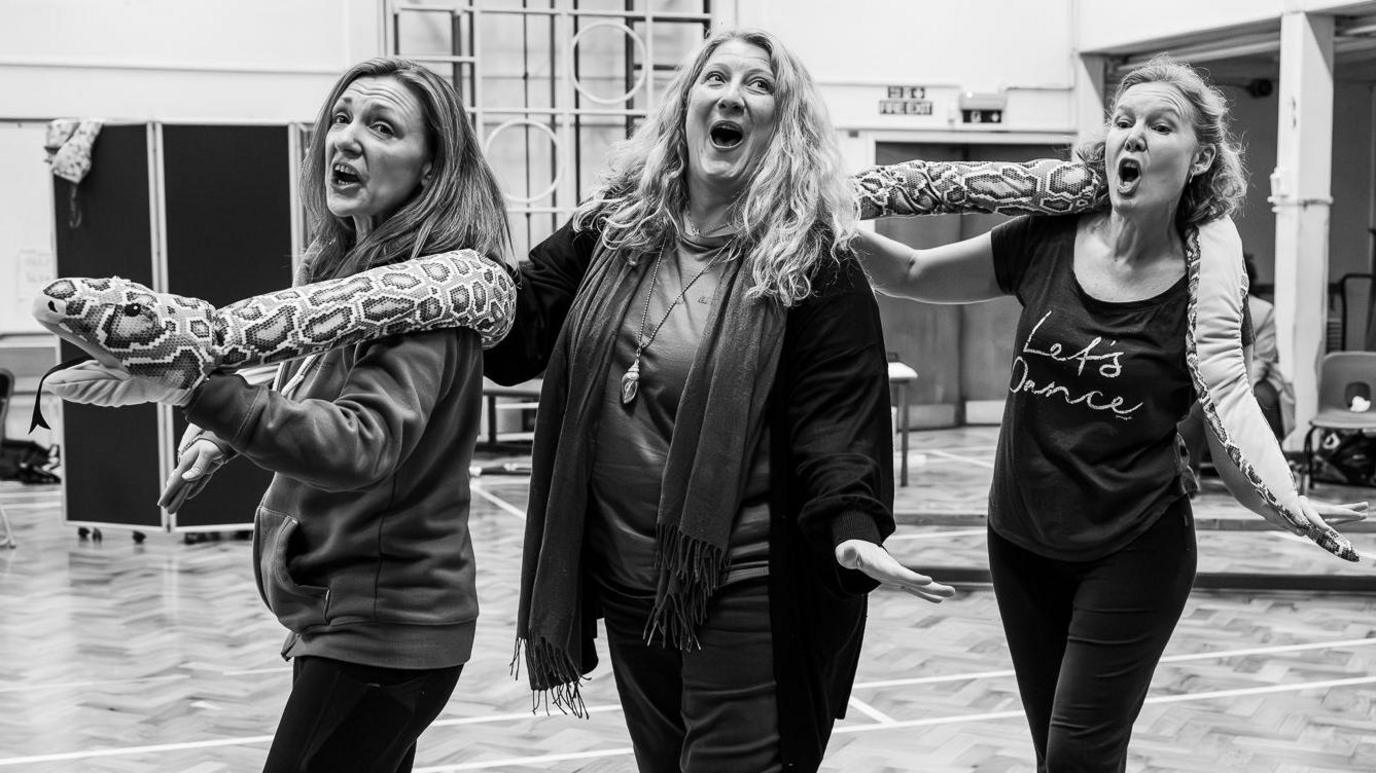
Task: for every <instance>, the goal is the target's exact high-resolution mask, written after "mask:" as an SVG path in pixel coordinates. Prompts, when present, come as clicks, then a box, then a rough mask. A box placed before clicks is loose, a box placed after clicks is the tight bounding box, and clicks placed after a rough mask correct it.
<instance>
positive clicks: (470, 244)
mask: <svg viewBox="0 0 1376 773" xmlns="http://www.w3.org/2000/svg"><path fill="white" fill-rule="evenodd" d="M369 77H373V78H396V79H397V80H398V81H400V82H401V84H402V85H403V86H405V87H406V88H407V89H408V90H409V91H410V92H411V93H412V94H413V95H415V97H416V99H417V100H418V101H419V102H420V105H421V112H422V115H423V116H424V122H425V147H426V149H427V150H428V151H429V153H430V164H431V170H432V172H431V175H430V179H431V181H432V182H431V183H430V184H429V185H425V186H423V187H420V188H417V189H416V191H415V192H414V193H413V194H412V196H411V198H410V199H408V200H407V201H406V203H405V204H403V205H402V206H401V208H400V209H398V210H397V211H396V212H394V213H393V214H392V215H391V217H388V218H387V219H386V220H384V221H382V222H381V223H379V224H378V225H377V227H376V228H374V229H373V230H372V232H370V233H369V234H368V235H367V236H365V237H364V238H363V239H362V240H359V239H358V235H357V234H356V233H355V231H354V224H353V220H352V219H351V218H345V217H336V216H335V215H334V214H332V213H331V212H330V210H329V208H328V207H327V206H326V205H325V176H326V174H327V173H328V171H329V170H328V164H326V163H325V141H326V136H327V135H328V134H329V129H330V119H331V116H332V114H333V111H334V103H335V101H336V100H338V99H339V95H340V94H343V93H344V90H345V89H347V88H348V87H349V84H351V83H353V82H354V81H356V80H358V79H359V78H369ZM301 199H302V203H303V204H304V205H305V209H306V215H307V217H308V218H309V219H310V221H311V225H312V227H313V228H314V231H315V238H314V239H313V240H312V242H311V245H310V247H309V248H308V249H307V251H306V256H305V258H304V259H303V261H302V267H301V272H300V273H301V276H302V278H303V280H304V281H310V282H317V281H320V280H324V279H333V278H335V277H341V276H349V275H352V274H356V273H358V272H360V271H364V270H367V269H369V268H372V267H374V266H381V265H386V264H389V263H396V262H398V261H402V260H407V259H410V258H418V257H420V256H422V255H437V254H440V253H443V252H449V251H451V250H459V249H471V250H474V251H476V252H479V253H482V254H484V255H487V256H488V257H490V258H492V259H494V260H497V261H501V260H504V259H505V256H506V254H507V252H509V249H508V247H509V244H510V232H509V229H508V227H507V219H506V202H505V201H504V200H503V199H502V192H501V189H500V188H498V187H497V180H496V177H495V176H494V175H493V174H492V169H491V167H489V166H488V164H487V160H486V158H485V157H484V156H483V152H482V148H481V146H480V145H479V143H478V137H477V135H476V134H475V133H474V131H473V127H472V125H471V123H470V122H469V119H468V111H467V110H465V109H464V106H463V100H462V99H460V98H459V95H458V92H456V91H455V90H454V87H453V86H452V85H450V83H449V82H448V81H446V80H444V79H443V78H441V77H440V76H438V75H436V74H435V73H434V72H432V71H430V70H429V69H428V68H426V67H425V66H424V65H421V64H419V63H417V62H414V61H412V60H409V59H402V58H400V57H377V58H375V59H369V60H367V61H364V62H360V63H358V64H356V65H354V66H353V67H351V68H349V70H348V71H347V72H345V73H344V74H343V75H341V76H340V77H339V80H337V81H335V84H334V88H332V89H330V94H329V96H327V97H326V98H325V103H324V104H323V105H321V107H320V114H319V115H318V116H317V117H316V119H315V127H314V131H313V133H312V134H311V146H310V150H309V151H307V153H306V158H305V159H304V161H303V162H302V165H301Z"/></svg>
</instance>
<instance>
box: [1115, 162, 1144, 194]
mask: <svg viewBox="0 0 1376 773" xmlns="http://www.w3.org/2000/svg"><path fill="white" fill-rule="evenodd" d="M1141 181H1142V164H1141V163H1139V162H1138V161H1137V160H1136V159H1131V158H1125V159H1122V160H1121V161H1119V162H1118V192H1119V193H1121V194H1125V195H1126V194H1131V193H1133V192H1134V191H1136V190H1137V185H1138V184H1139V183H1140V182H1141Z"/></svg>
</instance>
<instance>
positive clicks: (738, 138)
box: [708, 121, 745, 150]
mask: <svg viewBox="0 0 1376 773" xmlns="http://www.w3.org/2000/svg"><path fill="white" fill-rule="evenodd" d="M708 135H709V136H710V137H711V138H712V146H713V147H715V148H717V149H718V150H732V149H734V148H736V147H737V146H739V145H740V144H741V143H742V142H744V141H745V131H744V130H743V129H741V127H740V126H738V125H737V124H734V123H731V122H730V121H721V122H719V123H715V124H712V128H711V129H710V130H708Z"/></svg>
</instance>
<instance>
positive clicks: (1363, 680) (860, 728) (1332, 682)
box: [0, 676, 1376, 773]
mask: <svg viewBox="0 0 1376 773" xmlns="http://www.w3.org/2000/svg"><path fill="white" fill-rule="evenodd" d="M1364 684H1376V676H1361V677H1354V678H1351V679H1328V680H1324V681H1319V682H1299V683H1295V684H1276V685H1266V686H1263V687H1242V688H1238V689H1234V690H1214V691H1211V692H1201V693H1184V694H1181V695H1158V696H1154V697H1149V698H1147V701H1146V702H1147V704H1148V705H1151V704H1157V703H1185V702H1188V701H1201V700H1215V699H1218V698H1228V697H1234V696H1238V695H1264V694H1269V693H1281V692H1300V691H1302V690H1311V689H1331V688H1334V687H1354V686H1358V685H1364ZM857 686H858V685H857ZM857 708H858V706H857ZM1022 715H1023V713H1022V711H1021V710H1019V711H995V712H987V713H982V714H960V715H955V716H947V717H928V718H925V719H911V720H891V721H890V722H887V723H883V722H877V723H875V724H872V725H846V726H843V727H837V728H836V729H835V730H834V731H833V732H835V733H864V732H872V731H875V730H890V729H899V728H908V727H924V726H928V725H948V724H954V723H959V722H979V721H983V720H998V719H1011V718H1015V717H1022ZM446 723H447V722H436V723H435V724H446ZM271 740H272V736H270V735H258V736H248V737H245V738H221V739H217V740H213V741H194V742H188V743H174V744H158V745H154V746H130V747H126V748H122V749H94V750H90V751H82V752H66V753H62V754H43V755H34V756H30V757H9V758H3V759H0V767H8V766H10V765H24V764H30V763H37V762H62V761H64V760H79V759H88V758H91V757H115V756H128V755H131V754H146V753H150V752H167V751H183V750H189V749H206V748H212V747H217V746H237V745H241V744H254V743H267V742H268V741H271ZM630 753H631V750H630V749H622V748H617V749H599V750H594V751H588V752H575V753H571V754H548V755H541V756H536V757H521V758H512V759H504V760H488V761H485V762H470V763H463V764H460V765H445V766H440V767H432V768H417V769H416V770H417V773H420V772H421V771H425V772H426V773H442V772H443V771H457V770H486V769H489V768H500V767H504V766H510V765H522V764H534V763H540V762H559V761H561V760H577V759H592V758H596V757H614V756H621V755H625V754H630Z"/></svg>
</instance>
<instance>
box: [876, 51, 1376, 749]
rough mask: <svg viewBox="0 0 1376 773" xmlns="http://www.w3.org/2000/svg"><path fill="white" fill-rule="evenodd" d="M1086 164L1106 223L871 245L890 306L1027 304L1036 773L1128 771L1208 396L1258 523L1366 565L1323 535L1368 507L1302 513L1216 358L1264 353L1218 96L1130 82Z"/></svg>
mask: <svg viewBox="0 0 1376 773" xmlns="http://www.w3.org/2000/svg"><path fill="white" fill-rule="evenodd" d="M1081 156H1082V159H1083V161H1084V163H1085V164H1086V165H1087V166H1088V173H1089V175H1090V176H1092V177H1096V178H1098V179H1104V180H1106V181H1107V190H1108V206H1107V207H1106V208H1099V209H1097V210H1094V211H1090V212H1085V213H1083V214H1079V215H1074V216H1066V217H1021V218H1018V219H1015V220H1013V221H1011V222H1008V223H1005V224H1003V225H1000V226H998V227H996V228H995V229H994V230H993V231H992V232H990V233H985V234H982V235H980V236H976V237H974V238H971V239H967V240H965V241H962V242H958V243H956V244H951V245H946V246H942V247H937V248H934V249H928V250H912V249H909V248H908V247H906V246H904V245H901V244H898V243H897V242H894V241H892V240H889V239H886V238H884V237H881V236H878V235H873V234H866V235H864V236H863V237H861V238H860V239H857V241H856V245H857V250H858V252H859V254H860V256H861V259H862V260H864V262H865V265H866V267H867V268H868V269H869V271H870V274H871V276H872V277H873V279H874V281H875V284H876V286H877V287H879V288H880V289H881V290H882V291H883V292H885V293H889V294H893V295H899V296H903V297H908V298H914V299H918V300H924V301H929V302H938V303H943V302H944V303H965V302H971V301H978V300H985V299H989V298H993V297H996V296H1000V295H1008V294H1011V295H1014V296H1016V297H1017V298H1018V300H1019V301H1020V302H1021V303H1022V306H1023V311H1022V315H1021V317H1020V319H1019V321H1018V326H1017V331H1016V333H1015V337H1014V352H1013V355H1014V356H1013V362H1012V373H1011V375H1010V382H1009V396H1008V400H1007V403H1006V406H1005V410H1004V417H1003V425H1002V430H1001V432H1000V435H999V445H998V451H997V456H996V462H995V465H996V466H995V470H994V482H993V486H992V489H991V491H990V494H989V534H988V540H989V562H990V571H991V573H992V575H993V581H994V592H995V594H996V596H997V599H998V603H999V612H1000V614H1001V616H1002V618H1003V623H1004V633H1005V636H1006V637H1007V639H1008V645H1009V649H1010V650H1011V652H1012V657H1013V665H1014V669H1015V671H1016V674H1017V680H1018V688H1019V692H1020V693H1021V696H1022V702H1023V707H1024V709H1025V711H1026V713H1027V718H1028V723H1029V725H1030V727H1031V731H1032V740H1033V743H1034V746H1035V747H1036V753H1037V765H1038V769H1039V770H1048V771H1071V770H1076V771H1079V770H1083V771H1112V770H1123V769H1124V768H1125V765H1126V760H1127V747H1128V740H1129V738H1130V736H1131V732H1132V723H1133V720H1134V719H1135V718H1136V717H1137V714H1138V712H1139V711H1140V710H1141V707H1142V704H1143V701H1144V700H1145V698H1146V692H1147V687H1148V685H1149V683H1150V681H1151V676H1152V673H1153V671H1154V670H1155V668H1156V664H1157V662H1158V660H1159V659H1160V656H1161V653H1162V651H1163V650H1164V648H1165V646H1166V643H1167V641H1168V640H1169V638H1170V635H1171V632H1172V631H1173V630H1174V628H1175V624H1176V622H1177V621H1178V620H1179V617H1180V614H1181V611H1182V610H1183V608H1184V605H1185V601H1186V598H1187V597H1188V595H1189V592H1190V587H1191V584H1192V582H1193V579H1194V573H1195V564H1196V551H1195V537H1194V525H1193V518H1192V515H1191V510H1190V501H1189V498H1188V497H1187V496H1186V494H1185V485H1184V483H1185V481H1184V479H1183V478H1182V470H1183V471H1185V472H1186V474H1188V468H1187V467H1185V466H1184V465H1183V464H1182V463H1181V459H1180V456H1179V453H1178V450H1177V442H1178V441H1177V436H1176V423H1177V422H1178V421H1179V420H1180V418H1181V417H1183V416H1184V415H1185V414H1186V412H1187V411H1189V409H1190V405H1191V403H1192V402H1193V401H1194V399H1195V395H1196V394H1197V393H1198V394H1199V395H1200V399H1201V401H1202V402H1203V403H1204V404H1205V405H1206V411H1207V412H1210V413H1211V414H1212V415H1211V416H1210V419H1209V423H1210V433H1211V435H1210V439H1211V441H1213V442H1214V444H1215V447H1216V449H1217V450H1216V453H1215V458H1216V459H1220V460H1221V462H1220V464H1223V463H1225V462H1226V463H1228V464H1235V465H1238V466H1240V467H1244V468H1247V469H1250V470H1251V471H1252V473H1253V474H1251V475H1249V476H1247V479H1246V480H1239V479H1234V480H1237V481H1238V482H1237V485H1236V487H1234V488H1233V491H1234V493H1235V494H1236V495H1237V496H1238V497H1239V499H1240V500H1241V501H1243V503H1244V504H1247V505H1248V506H1249V507H1252V508H1254V509H1256V510H1257V512H1258V513H1260V514H1262V515H1264V516H1265V517H1267V518H1269V519H1271V520H1273V521H1274V522H1275V523H1276V524H1277V525H1279V526H1281V527H1282V528H1285V529H1287V530H1291V531H1296V532H1300V533H1306V534H1308V535H1310V536H1311V538H1313V539H1314V540H1315V541H1316V542H1319V543H1320V544H1321V545H1323V546H1324V547H1325V548H1327V549H1329V550H1330V551H1332V552H1334V553H1336V554H1339V555H1342V556H1344V557H1347V558H1350V559H1353V560H1355V557H1356V556H1355V553H1354V552H1352V549H1351V545H1350V544H1348V543H1347V542H1346V541H1345V540H1343V539H1342V538H1341V537H1340V536H1338V535H1337V534H1336V532H1334V531H1333V529H1332V528H1331V527H1330V526H1329V525H1328V524H1327V523H1325V520H1324V519H1325V518H1326V517H1329V518H1339V519H1347V518H1359V517H1361V515H1360V513H1359V512H1358V511H1359V510H1362V509H1365V506H1364V505H1357V506H1353V507H1345V506H1337V505H1326V504H1321V503H1316V502H1310V501H1308V500H1306V499H1304V498H1303V497H1299V496H1298V494H1297V493H1296V492H1295V491H1294V487H1293V483H1292V482H1291V480H1290V478H1289V476H1288V474H1284V473H1283V472H1282V473H1280V474H1276V473H1275V472H1274V470H1273V469H1272V468H1273V467H1276V465H1269V466H1268V464H1269V460H1270V459H1273V458H1274V459H1279V458H1280V454H1279V449H1278V448H1277V447H1276V446H1275V441H1274V439H1273V438H1272V437H1271V436H1270V433H1269V429H1268V428H1267V427H1266V426H1265V424H1264V422H1263V421H1262V419H1261V415H1260V412H1259V411H1258V410H1257V409H1256V405H1255V401H1252V403H1251V405H1250V406H1247V405H1245V404H1244V403H1245V402H1246V400H1248V399H1250V397H1251V396H1250V392H1248V393H1246V394H1245V395H1244V397H1243V398H1240V399H1238V400H1233V399H1232V398H1231V397H1229V396H1228V391H1227V390H1225V389H1222V388H1221V386H1220V381H1221V379H1219V378H1218V377H1217V373H1218V372H1219V364H1220V363H1223V362H1224V361H1225V360H1227V359H1228V358H1227V357H1225V356H1221V355H1228V354H1230V353H1235V354H1236V355H1237V357H1236V358H1235V359H1237V361H1238V363H1239V369H1240V362H1241V353H1242V351H1243V347H1244V345H1245V344H1248V343H1250V342H1249V341H1248V340H1247V338H1246V333H1245V332H1243V331H1244V326H1243V325H1242V324H1240V320H1241V319H1242V316H1241V310H1240V307H1239V306H1238V303H1239V302H1240V299H1241V298H1242V296H1243V285H1244V282H1245V280H1244V279H1243V278H1242V275H1241V271H1240V269H1241V265H1242V263H1241V249H1240V244H1239V243H1238V240H1237V235H1236V230H1235V229H1233V227H1232V225H1231V223H1230V222H1228V221H1227V220H1226V218H1227V216H1228V215H1229V214H1230V213H1232V212H1233V211H1235V209H1236V207H1237V206H1238V204H1239V203H1240V202H1241V200H1242V196H1243V193H1244V191H1245V189H1246V182H1245V177H1244V176H1243V170H1242V162H1241V153H1240V151H1239V149H1238V146H1237V144H1236V143H1235V142H1234V141H1233V139H1232V137H1231V135H1230V133H1229V131H1228V111H1227V106H1226V103H1225V102H1224V100H1223V97H1222V94H1221V93H1220V92H1219V91H1218V90H1217V89H1215V88H1213V87H1212V86H1210V85H1209V84H1208V83H1207V82H1206V81H1205V80H1204V79H1203V78H1202V77H1201V76H1200V75H1199V73H1197V72H1196V71H1195V70H1194V69H1192V68H1191V67H1189V66H1187V65H1184V64H1181V63H1177V62H1174V61H1171V60H1167V59H1160V60H1155V61H1152V62H1150V63H1148V64H1146V65H1143V66H1142V67H1139V68H1137V69H1136V70H1133V71H1132V72H1130V73H1128V74H1127V75H1126V76H1125V77H1124V78H1123V80H1122V82H1121V83H1120V84H1119V87H1118V89H1117V92H1116V93H1115V95H1114V97H1113V100H1112V104H1111V107H1110V111H1109V118H1108V123H1107V126H1106V127H1105V136H1104V137H1103V138H1102V139H1100V140H1098V141H1096V142H1093V143H1090V144H1089V145H1087V146H1086V147H1085V148H1083V149H1082V151H1081ZM1201 245H1204V247H1203V248H1201ZM1201 249H1203V251H1205V252H1207V253H1208V254H1207V255H1205V256H1203V257H1202V258H1201V254H1200V253H1201ZM1234 257H1235V258H1236V260H1232V259H1233V258H1234ZM1202 261H1210V262H1211V263H1210V264H1209V273H1208V274H1207V276H1206V275H1205V272H1204V271H1203V270H1202V269H1201V266H1202V265H1204V264H1203V262H1202ZM1234 263H1235V264H1236V272H1235V273H1234V274H1232V275H1231V276H1232V277H1233V278H1232V285H1231V287H1222V286H1221V283H1222V282H1223V279H1221V277H1225V276H1228V274H1227V272H1226V271H1224V270H1221V269H1225V268H1228V267H1230V266H1232V265H1233V264H1234ZM1201 277H1204V278H1203V279H1201ZM1222 298H1227V299H1230V301H1231V304H1232V305H1231V306H1228V307H1227V308H1225V306H1226V304H1223V303H1221V302H1220V301H1219V299H1222ZM1206 360H1207V362H1206ZM1239 372H1240V370H1239ZM1243 383H1244V385H1245V376H1244V378H1243ZM1234 391H1235V390H1234ZM1257 438H1262V441H1261V442H1260V443H1258V442H1257V440H1256V439H1257ZM1268 443H1269V447H1266V445H1265V444H1268ZM1225 445H1226V446H1227V447H1228V450H1226V451H1225V450H1221V449H1223V446H1225ZM1253 465H1255V466H1253ZM1279 468H1280V469H1281V470H1283V469H1284V464H1283V461H1282V462H1281V464H1280V465H1279ZM1235 472H1236V470H1231V472H1230V474H1231V473H1235Z"/></svg>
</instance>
